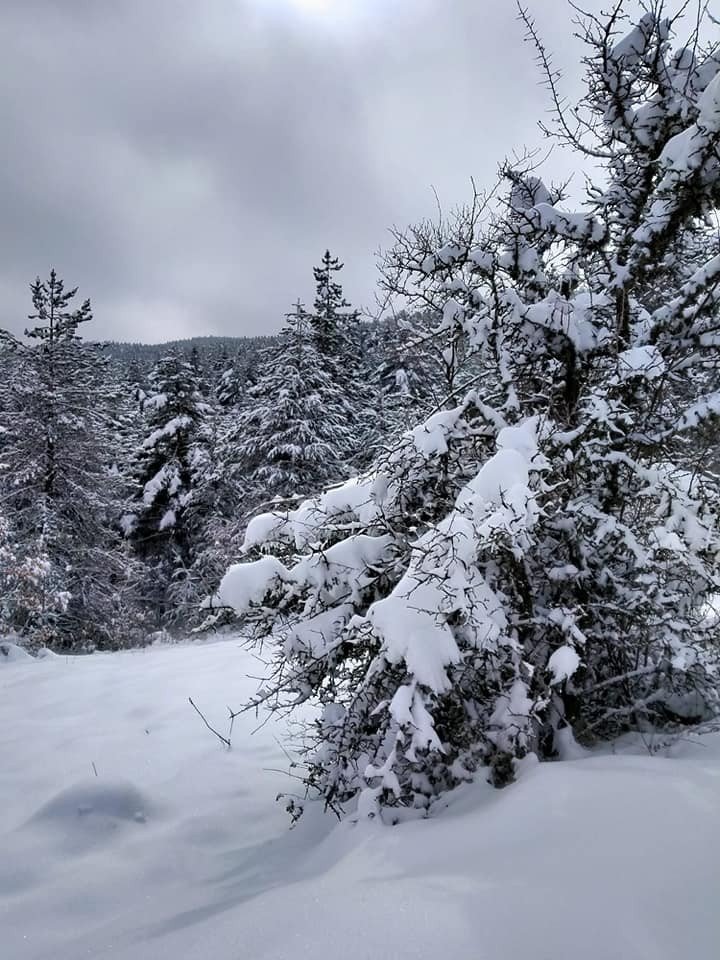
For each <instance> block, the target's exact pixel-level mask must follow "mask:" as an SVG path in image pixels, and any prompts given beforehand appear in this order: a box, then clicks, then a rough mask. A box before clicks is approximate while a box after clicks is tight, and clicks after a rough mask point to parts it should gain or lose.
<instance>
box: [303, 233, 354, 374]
mask: <svg viewBox="0 0 720 960" xmlns="http://www.w3.org/2000/svg"><path fill="white" fill-rule="evenodd" d="M343 266H344V264H342V263H340V261H339V259H338V258H337V257H333V256H331V254H330V251H329V250H326V251H325V253H324V255H323V258H322V261H321V263H320V266H319V267H313V276H314V277H315V285H316V293H315V302H314V304H313V312H312V313H311V314H309V315H308V320H309V323H310V325H311V327H312V329H313V331H314V333H315V338H316V341H317V346H318V349H319V350H320V352H321V353H322V354H323V355H325V356H328V355H332V354H338V353H341V352H344V351H343V348H344V346H345V345H346V342H347V340H348V338H349V337H350V336H351V335H352V334H353V332H354V331H355V330H356V327H357V323H358V320H359V314H358V312H357V310H353V309H352V307H351V306H350V304H349V302H348V301H347V300H346V299H345V297H344V295H343V289H342V286H341V285H340V283H338V281H337V280H335V279H334V277H335V274H337V273H339V272H340V270H342V268H343Z"/></svg>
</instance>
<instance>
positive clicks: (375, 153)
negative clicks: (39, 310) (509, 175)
mask: <svg viewBox="0 0 720 960" xmlns="http://www.w3.org/2000/svg"><path fill="white" fill-rule="evenodd" d="M317 6H318V8H319V6H320V5H319V4H317ZM535 6H536V8H537V18H538V21H539V24H540V26H541V29H542V30H543V33H544V34H545V36H546V37H547V40H548V44H549V46H550V47H554V48H555V49H557V50H558V56H559V62H560V64H561V65H563V64H568V65H569V66H571V65H572V62H573V59H574V58H575V55H576V52H577V51H576V48H573V44H572V43H571V42H570V43H569V42H568V35H569V33H570V23H569V20H570V17H569V13H570V11H569V9H568V8H567V7H566V6H565V5H564V4H563V3H557V4H556V3H553V4H552V5H549V4H545V3H540V2H539V0H538V2H537V3H536V4H535ZM548 6H551V7H552V9H551V10H547V9H546V7H548ZM325 7H326V12H324V13H321V12H319V10H318V11H316V12H314V13H313V12H311V11H310V10H309V9H308V10H307V11H306V12H305V13H302V12H301V11H300V9H299V4H298V0H294V2H293V0H203V2H202V3H198V2H197V0H152V2H148V0H123V2H122V3H111V2H109V0H62V2H61V0H5V2H4V3H3V4H2V7H1V8H0V36H2V37H3V38H4V43H3V45H2V46H3V49H2V51H1V56H2V79H3V82H2V86H1V88H0V125H1V127H0V129H2V131H3V139H4V144H5V147H4V156H3V162H2V164H0V196H2V212H3V230H2V233H1V235H0V295H2V306H1V307H0V310H1V311H2V312H1V313H0V325H3V326H9V327H10V328H11V329H14V330H21V329H22V328H23V326H24V323H25V319H24V318H25V315H26V313H27V310H28V304H29V298H28V294H27V283H28V281H30V280H31V279H32V278H33V277H34V276H35V274H36V273H40V274H45V273H47V271H48V269H49V268H50V266H52V265H54V266H56V267H57V269H58V271H59V272H60V273H61V274H62V275H63V276H64V277H65V278H66V280H67V282H68V283H72V284H78V285H79V286H80V292H81V294H82V295H84V296H90V297H91V298H92V301H93V306H94V310H95V316H96V321H95V323H94V327H95V329H94V331H93V332H92V335H93V336H95V337H98V338H104V337H114V338H127V339H142V340H146V341H158V340H162V339H167V338H170V337H177V336H189V335H192V334H195V333H198V334H199V333H225V334H240V335H241V334H252V333H258V332H269V331H272V330H276V329H277V328H278V327H279V326H280V324H281V321H282V316H283V313H284V312H285V311H286V310H287V309H288V307H289V305H290V304H291V303H292V301H293V300H295V299H296V298H297V297H298V296H300V297H302V298H303V299H305V300H311V299H312V295H313V284H312V273H311V267H312V266H313V264H314V263H316V262H317V261H318V259H319V257H320V255H321V253H322V251H323V250H324V249H325V247H326V246H329V247H330V248H331V249H332V250H333V251H334V252H336V253H337V254H339V255H340V257H341V258H342V259H344V261H345V263H346V269H345V272H344V280H345V287H346V292H347V294H348V295H349V297H350V298H351V299H352V300H353V302H355V303H357V304H360V305H363V304H371V303H372V299H373V291H374V286H375V266H374V262H375V261H374V251H375V250H376V249H377V247H378V246H379V245H381V244H382V243H383V242H384V241H385V238H386V232H385V231H386V228H387V227H388V226H390V225H391V224H393V223H399V224H404V223H406V222H411V221H413V220H416V219H418V218H420V217H423V216H426V215H431V214H432V212H433V209H434V199H433V197H432V193H431V190H430V187H431V185H432V186H434V187H435V188H437V190H438V193H439V194H440V196H441V198H442V200H443V203H444V204H445V205H446V206H452V205H453V204H454V203H457V202H459V201H462V200H463V198H464V197H465V196H467V193H468V180H469V177H470V176H474V177H475V178H476V179H477V181H478V182H479V183H480V184H482V183H484V182H491V181H492V179H493V176H494V171H495V168H496V165H497V163H498V161H499V160H501V159H502V157H503V156H504V155H505V154H506V153H507V152H509V151H510V150H511V149H512V148H514V147H521V146H522V145H523V144H524V143H527V142H529V143H536V142H538V139H539V136H538V134H537V132H536V129H535V126H534V124H535V121H536V120H537V119H538V117H540V116H542V112H543V110H544V109H545V107H546V106H547V97H546V94H545V92H544V90H543V89H542V87H541V86H540V85H539V84H538V75H537V71H536V69H535V67H534V64H533V56H532V50H531V49H530V48H529V47H528V46H527V45H525V44H524V43H523V32H522V28H521V26H520V25H519V24H518V23H517V21H516V19H515V10H514V7H513V4H512V3H510V2H508V0H483V2H479V0H335V4H334V5H333V4H331V3H330V2H329V0H326V3H325ZM333 7H334V9H335V10H336V11H337V10H341V11H342V10H345V11H346V12H345V13H335V14H332V15H331V14H330V13H329V12H327V11H329V10H330V9H331V8H333ZM576 73H577V70H576V69H575V68H572V69H571V76H572V75H573V74H576ZM571 86H572V84H571ZM560 167H561V169H560V173H561V174H564V173H565V172H567V171H566V169H562V163H561V164H560ZM88 335H90V332H88Z"/></svg>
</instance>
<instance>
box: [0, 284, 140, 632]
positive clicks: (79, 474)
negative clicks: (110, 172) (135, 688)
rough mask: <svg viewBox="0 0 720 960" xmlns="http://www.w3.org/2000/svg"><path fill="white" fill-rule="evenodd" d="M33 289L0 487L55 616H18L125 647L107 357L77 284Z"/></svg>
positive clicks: (8, 386) (8, 361)
mask: <svg viewBox="0 0 720 960" xmlns="http://www.w3.org/2000/svg"><path fill="white" fill-rule="evenodd" d="M31 291H32V299H33V306H34V313H32V314H31V315H30V320H32V321H34V326H33V327H32V328H31V329H29V330H28V331H26V334H27V337H28V341H21V340H18V339H15V338H13V337H11V336H10V335H9V334H5V335H4V340H5V343H6V345H7V347H6V351H5V356H4V361H3V362H4V372H5V378H4V382H3V389H2V393H3V404H2V405H3V412H2V419H3V420H4V424H3V425H4V427H5V432H4V434H3V436H4V444H3V451H2V463H1V464H0V492H1V494H2V498H3V504H4V509H5V512H6V514H7V516H8V518H9V519H10V521H11V522H12V526H13V529H14V531H15V537H16V541H17V544H18V549H19V552H18V556H19V557H20V558H21V561H22V562H25V561H26V560H28V558H30V559H31V558H33V557H34V558H37V559H38V566H37V569H38V570H39V571H40V568H42V571H44V572H42V576H39V579H38V591H39V592H40V593H43V592H46V593H47V597H46V600H47V602H46V600H42V601H41V602H40V601H39V603H40V606H42V607H43V609H45V610H46V611H47V612H48V615H47V617H40V616H39V615H33V616H26V615H25V614H22V613H20V614H19V616H20V621H21V622H19V623H17V624H16V629H18V630H25V631H26V632H30V633H35V632H37V631H39V632H40V633H41V634H42V636H41V637H40V640H41V642H43V643H49V644H52V645H53V646H56V647H87V646H89V647H92V646H116V645H118V644H122V643H124V642H126V640H127V637H128V634H129V633H130V632H131V630H132V624H131V623H130V622H129V621H130V620H131V618H130V617H129V615H128V611H127V607H126V604H125V601H124V591H125V587H126V581H125V574H124V570H123V566H124V565H123V558H122V554H121V549H120V544H119V538H118V537H117V536H116V535H115V534H114V533H113V523H114V521H115V519H116V516H117V510H118V496H117V494H118V491H117V488H116V484H115V480H114V477H113V475H112V472H111V464H112V428H111V424H112V421H111V416H110V409H109V399H110V392H109V390H108V370H107V365H106V363H105V361H104V360H103V358H102V357H101V355H100V354H99V351H98V349H97V348H96V347H95V346H93V345H91V344H85V343H83V341H82V338H81V335H80V333H79V332H78V330H79V327H80V326H81V325H82V324H85V323H87V322H88V321H90V320H91V319H92V313H91V309H90V302H89V301H88V300H86V301H85V302H84V303H83V304H82V305H81V306H80V307H79V308H73V305H72V300H73V298H74V297H75V294H76V290H65V288H64V284H63V281H62V280H61V279H60V278H59V277H58V276H57V274H56V273H55V271H52V272H51V273H50V277H49V279H48V280H47V281H46V282H42V281H41V280H40V279H39V278H38V279H37V280H36V281H35V283H34V284H32V285H31ZM43 578H45V580H46V581H47V586H43V585H42V583H43ZM51 595H52V596H53V597H58V596H62V597H63V598H64V599H63V602H62V603H61V604H58V603H56V602H55V601H54V600H52V601H51V600H50V597H51ZM36 606H37V605H36ZM25 607H27V605H26V604H25V603H24V601H19V602H18V604H16V605H15V609H16V610H17V611H21V610H22V609H24V608H25Z"/></svg>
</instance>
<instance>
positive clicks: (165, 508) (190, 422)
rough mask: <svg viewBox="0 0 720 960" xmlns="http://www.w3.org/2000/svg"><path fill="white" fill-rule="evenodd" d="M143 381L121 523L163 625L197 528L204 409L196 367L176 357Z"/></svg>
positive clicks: (146, 594) (146, 592)
mask: <svg viewBox="0 0 720 960" xmlns="http://www.w3.org/2000/svg"><path fill="white" fill-rule="evenodd" d="M149 382H150V390H151V392H150V393H149V395H148V396H147V398H146V399H145V401H144V411H145V415H146V431H147V432H146V435H145V437H144V439H143V440H142V443H141V446H140V449H139V450H138V451H137V454H136V458H135V467H134V484H135V494H134V496H133V498H132V500H131V502H130V504H129V509H128V511H127V513H126V515H125V516H124V517H123V526H124V529H125V533H126V535H127V536H128V537H129V538H130V540H131V542H132V544H133V546H134V549H135V551H136V554H137V556H138V558H139V559H140V560H142V561H143V562H144V563H145V565H146V568H147V573H146V579H147V582H146V586H145V590H144V591H143V593H144V597H145V600H146V602H147V603H148V604H149V605H150V606H151V608H152V611H153V617H154V619H155V621H156V623H157V624H159V625H162V624H163V623H164V622H165V621H166V618H167V616H168V611H169V606H170V605H169V599H168V591H169V589H170V586H171V584H172V582H173V580H174V578H176V577H177V576H182V575H183V572H184V571H185V570H187V568H189V567H190V565H191V564H192V562H193V543H194V539H195V537H196V535H197V531H196V530H195V529H194V528H193V525H192V524H191V523H190V522H189V517H190V515H191V507H192V504H193V500H194V498H195V497H196V496H197V493H198V488H199V478H200V477H201V476H202V475H203V472H204V470H205V455H206V451H205V444H204V439H205V438H204V434H203V425H204V421H205V418H206V416H207V414H208V413H209V407H208V405H207V403H206V402H205V400H204V399H203V397H202V395H201V393H200V392H199V390H198V385H197V377H196V373H195V370H194V369H193V367H192V366H191V364H190V363H188V362H186V361H184V360H182V359H180V358H179V357H178V356H175V355H171V356H167V357H163V358H162V359H160V360H159V361H158V362H157V363H156V365H155V367H154V368H153V371H152V373H151V374H150V377H149Z"/></svg>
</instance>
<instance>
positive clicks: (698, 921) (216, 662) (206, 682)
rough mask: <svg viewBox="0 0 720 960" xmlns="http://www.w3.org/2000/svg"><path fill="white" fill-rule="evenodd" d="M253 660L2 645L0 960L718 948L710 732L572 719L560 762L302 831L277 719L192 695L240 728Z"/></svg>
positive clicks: (312, 812) (636, 952)
mask: <svg viewBox="0 0 720 960" xmlns="http://www.w3.org/2000/svg"><path fill="white" fill-rule="evenodd" d="M1 659H2V658H0V660H1ZM246 672H247V673H250V674H253V673H255V672H256V663H255V661H254V659H252V658H251V657H249V656H248V655H247V654H245V653H244V652H242V651H241V650H240V649H239V647H238V644H237V643H236V642H233V640H232V639H230V640H226V641H225V642H219V643H213V644H197V645H191V646H182V645H181V646H174V647H168V646H163V647H155V648H150V649H149V650H146V651H134V652H124V653H119V654H106V655H95V656H92V657H78V658H67V657H53V658H48V659H45V660H32V659H30V660H28V659H20V660H17V661H15V662H13V663H7V662H6V667H5V668H4V669H2V670H0V755H1V756H2V764H1V765H0V796H2V802H3V820H2V825H1V826H0V849H1V850H2V856H1V857H0V929H1V930H2V951H1V953H2V957H3V960H50V958H52V960H79V958H81V957H92V960H157V958H158V957H172V958H175V960H206V958H207V957H209V956H211V957H213V960H238V958H241V957H242V958H245V957H247V958H252V960H290V958H292V960H316V958H318V957H324V956H335V955H336V954H337V952H338V945H339V944H341V945H342V950H341V952H342V955H343V958H345V960H376V958H379V957H383V958H385V957H388V958H389V957H392V958H398V960H403V958H409V957H412V958H414V960H437V958H438V957H443V956H448V957H453V958H455V960H500V958H502V960H527V958H528V957H552V958H553V960H577V958H578V956H579V955H580V956H582V960H610V958H612V960H638V958H640V957H643V958H645V957H647V958H652V960H677V958H678V957H688V958H692V960H711V958H714V957H715V956H716V953H717V944H718V943H720V914H718V911H717V910H716V909H714V904H715V903H717V901H718V897H720V873H719V872H718V869H717V864H718V861H719V860H720V833H719V832H718V830H717V810H718V806H719V805H720V777H719V776H718V770H719V769H720V737H718V736H717V735H715V736H711V737H707V738H706V739H705V740H704V742H703V743H702V744H694V743H692V742H686V743H684V744H682V745H681V746H679V747H677V748H674V750H673V753H672V754H671V755H670V756H668V755H667V752H666V751H664V750H663V751H661V753H660V754H659V755H658V756H655V757H652V756H649V755H648V754H647V751H645V750H644V748H643V746H642V745H641V744H638V746H637V748H635V747H633V746H632V745H631V744H628V745H627V746H626V747H625V748H623V747H622V746H621V748H620V749H619V750H618V751H617V754H616V755H612V756H611V755H598V754H588V753H587V752H586V751H583V750H582V749H581V748H580V747H578V745H577V744H576V743H575V742H574V741H573V740H572V736H571V735H570V734H569V733H568V732H567V731H559V732H558V736H557V744H556V746H557V748H558V750H559V751H560V752H561V753H562V755H563V757H564V758H565V761H566V762H563V763H557V764H542V765H537V764H534V763H532V762H530V761H526V762H525V763H524V764H523V765H522V767H521V769H520V776H519V781H518V783H516V784H514V785H512V786H510V787H508V788H507V789H506V790H504V791H502V792H500V793H498V792H497V791H494V790H493V789H492V788H490V787H489V786H488V785H486V784H485V783H484V782H482V781H480V782H478V783H475V784H469V785H467V786H463V787H461V788H460V789H458V790H456V791H455V792H454V793H453V794H451V795H450V796H449V797H447V798H445V801H444V803H443V804H442V805H441V806H438V807H437V809H435V811H434V812H433V813H432V814H431V816H430V817H429V818H426V819H422V820H416V821H412V822H408V823H404V824H401V825H399V826H397V827H383V826H381V825H380V824H378V823H377V822H369V823H368V822H365V823H357V824H351V823H347V822H346V823H342V824H337V823H335V821H334V820H333V818H332V817H327V816H324V815H323V814H322V813H321V811H320V809H315V808H314V807H313V806H312V805H310V808H309V809H308V810H307V811H306V813H305V816H304V817H303V818H302V819H301V821H300V822H299V824H298V825H297V826H296V827H295V829H293V830H288V826H287V822H286V816H285V813H284V811H283V809H282V806H281V805H274V804H273V799H274V796H275V794H276V793H277V792H278V791H282V790H288V789H289V790H292V786H291V784H292V781H291V780H289V778H287V777H286V776H284V775H282V774H281V773H277V772H273V768H274V770H278V769H282V768H284V767H286V765H287V760H286V758H285V757H284V756H283V754H282V752H281V750H280V748H279V746H278V744H277V742H276V738H277V737H278V736H279V735H282V730H281V729H279V728H278V724H277V723H272V722H271V723H269V724H267V725H266V726H265V727H263V728H262V729H261V730H259V731H258V732H257V733H256V734H251V730H252V729H253V728H254V727H255V725H256V721H255V718H254V717H245V718H243V717H239V718H238V719H237V720H236V722H235V727H234V732H233V749H232V750H230V751H228V750H225V749H223V748H222V747H221V745H220V744H219V743H218V742H216V741H214V739H213V737H212V735H211V734H210V733H209V732H208V730H207V729H206V728H205V727H204V725H203V724H202V722H201V721H200V719H199V718H198V716H197V715H196V714H195V713H194V712H193V710H192V709H191V708H190V707H189V706H188V703H187V697H188V696H192V697H193V698H194V700H195V701H196V702H197V703H198V704H199V705H200V706H201V707H203V708H204V710H205V711H206V713H207V715H208V719H209V720H210V722H211V723H213V724H214V725H216V726H218V728H220V729H222V730H225V729H226V728H225V726H224V717H223V713H224V704H225V703H228V702H229V703H236V702H237V701H238V699H242V698H243V697H245V696H247V695H249V693H250V692H251V691H252V690H253V689H254V685H255V682H254V681H253V680H248V679H244V678H243V677H244V674H245V673H246ZM412 695H413V691H412V690H411V689H410V688H407V687H406V688H401V692H399V693H398V695H397V697H396V700H395V702H394V705H393V709H394V710H396V711H397V712H398V713H401V712H403V711H405V712H408V711H410V712H411V711H412V709H413V706H412ZM38 717H51V718H52V722H48V723H46V724H44V726H43V731H42V735H41V736H38ZM30 752H31V755H30ZM30 760H31V762H30ZM93 764H94V765H95V770H96V772H97V776H95V773H94V771H93ZM318 807H319V805H318ZM519 904H522V914H521V917H520V918H519V917H518V905H519Z"/></svg>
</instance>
